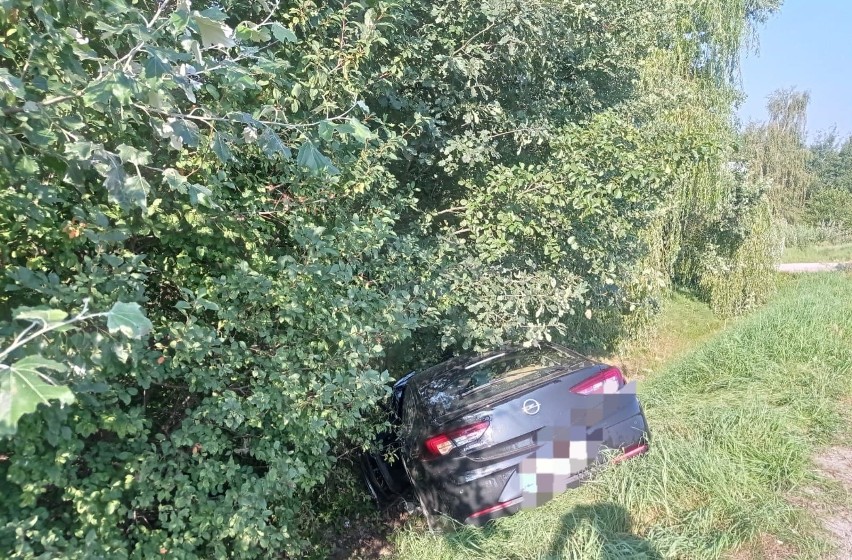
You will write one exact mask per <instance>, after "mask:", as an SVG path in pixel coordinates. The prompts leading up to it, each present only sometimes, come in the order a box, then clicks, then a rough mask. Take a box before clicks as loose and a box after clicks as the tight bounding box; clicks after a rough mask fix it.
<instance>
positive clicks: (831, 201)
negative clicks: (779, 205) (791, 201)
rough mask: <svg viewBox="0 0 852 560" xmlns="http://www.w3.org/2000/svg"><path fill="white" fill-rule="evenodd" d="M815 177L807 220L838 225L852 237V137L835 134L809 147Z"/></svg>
mask: <svg viewBox="0 0 852 560" xmlns="http://www.w3.org/2000/svg"><path fill="white" fill-rule="evenodd" d="M810 152H811V154H810V155H811V157H810V162H809V169H810V172H811V176H812V178H813V185H812V187H811V196H810V198H809V200H808V202H807V205H806V207H805V210H804V213H805V215H804V219H805V221H806V222H808V223H810V224H812V225H818V226H836V227H838V228H840V229H842V230H843V231H845V232H846V233H847V234H848V235H849V236H850V237H852V138H846V139H845V140H841V139H840V138H838V136H837V132H836V131H829V132H828V133H825V134H822V135H821V136H820V137H818V138H817V140H816V142H814V143H813V144H812V145H811V147H810Z"/></svg>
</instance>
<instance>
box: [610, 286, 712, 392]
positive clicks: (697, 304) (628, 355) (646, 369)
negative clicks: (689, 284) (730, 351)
mask: <svg viewBox="0 0 852 560" xmlns="http://www.w3.org/2000/svg"><path fill="white" fill-rule="evenodd" d="M724 325H725V321H724V320H723V319H720V318H719V317H718V316H717V315H715V314H714V313H713V311H712V310H711V309H710V306H709V305H707V304H706V303H704V302H703V301H699V300H698V299H696V298H695V297H694V296H693V295H691V294H689V293H687V292H682V291H675V292H672V293H670V294H668V295H667V296H666V297H665V298H664V299H663V301H662V305H661V309H660V314H659V315H658V317H657V320H656V321H655V324H654V325H652V326H651V327H650V328H649V329H648V330H647V331H646V332H645V333H644V334H643V335H642V336H640V338H639V339H638V340H635V341H632V342H630V343H628V344H627V345H626V347H625V348H624V350H623V351H622V352H619V353H617V354H616V355H613V356H604V357H602V358H601V359H602V361H605V362H607V363H612V364H616V365H619V366H621V368H622V370H623V371H625V373H627V375H628V376H629V377H630V378H631V379H635V378H637V377H638V378H643V377H645V376H647V375H649V374H652V373H653V372H655V371H658V370H659V369H660V368H661V367H663V366H664V364H666V363H668V362H669V361H671V359H672V358H673V357H674V356H679V355H681V354H683V353H684V352H686V351H688V350H691V349H692V348H694V347H696V346H697V345H698V344H700V343H701V342H703V341H705V340H707V338H709V337H710V336H712V335H713V334H715V333H716V332H718V331H719V330H720V329H721V328H722V327H723V326H724Z"/></svg>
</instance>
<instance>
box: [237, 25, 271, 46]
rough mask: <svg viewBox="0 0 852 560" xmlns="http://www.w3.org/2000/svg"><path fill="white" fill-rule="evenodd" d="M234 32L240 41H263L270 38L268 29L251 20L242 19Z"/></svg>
mask: <svg viewBox="0 0 852 560" xmlns="http://www.w3.org/2000/svg"><path fill="white" fill-rule="evenodd" d="M235 33H236V36H237V39H240V40H241V41H252V42H255V43H265V42H267V41H269V39H271V38H272V37H271V36H270V35H269V31H267V30H266V29H264V28H263V27H260V26H258V25H257V24H256V23H254V22H251V21H244V22H242V23H241V24H239V25H238V26H237V29H236V31H235Z"/></svg>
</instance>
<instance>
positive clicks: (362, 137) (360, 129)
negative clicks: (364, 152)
mask: <svg viewBox="0 0 852 560" xmlns="http://www.w3.org/2000/svg"><path fill="white" fill-rule="evenodd" d="M346 124H348V125H349V128H348V130H347V131H350V130H351V132H349V134H351V135H352V136H353V137H354V138H355V139H356V140H357V141H358V142H361V143H362V144H363V143H366V142H367V141H368V140H371V139H372V138H373V137H374V136H375V135H374V134H373V132H372V131H371V130H370V129H369V128H367V127H366V126H364V124H362V123H361V121H359V120H358V119H356V118H355V117H352V118H350V119H349V122H348V123H346Z"/></svg>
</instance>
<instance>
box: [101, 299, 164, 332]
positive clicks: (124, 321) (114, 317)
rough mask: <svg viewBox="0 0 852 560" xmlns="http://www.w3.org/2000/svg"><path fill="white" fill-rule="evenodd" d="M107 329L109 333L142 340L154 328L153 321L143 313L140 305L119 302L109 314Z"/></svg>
mask: <svg viewBox="0 0 852 560" xmlns="http://www.w3.org/2000/svg"><path fill="white" fill-rule="evenodd" d="M107 328H108V329H109V332H111V333H116V332H121V334H123V335H124V336H127V337H130V338H142V337H143V336H145V335H146V334H148V333H149V332H151V329H152V328H154V325H153V324H151V321H149V320H148V318H147V317H145V314H144V313H142V308H141V307H139V304H138V303H123V302H120V301H119V302H117V303H116V304H115V305H113V306H112V309H110V310H109V311H108V312H107Z"/></svg>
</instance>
